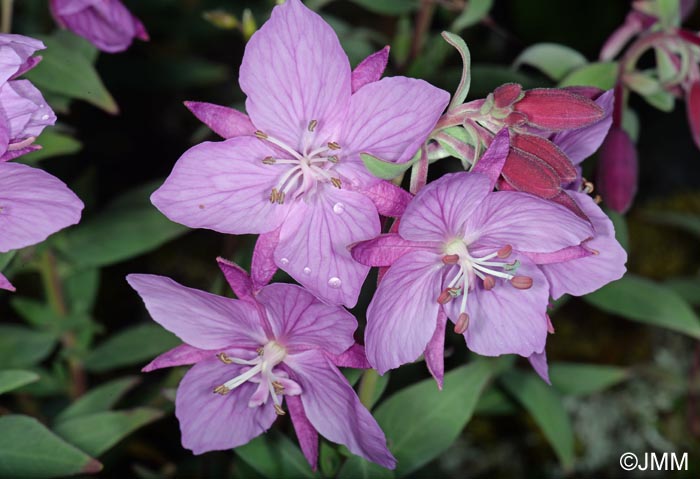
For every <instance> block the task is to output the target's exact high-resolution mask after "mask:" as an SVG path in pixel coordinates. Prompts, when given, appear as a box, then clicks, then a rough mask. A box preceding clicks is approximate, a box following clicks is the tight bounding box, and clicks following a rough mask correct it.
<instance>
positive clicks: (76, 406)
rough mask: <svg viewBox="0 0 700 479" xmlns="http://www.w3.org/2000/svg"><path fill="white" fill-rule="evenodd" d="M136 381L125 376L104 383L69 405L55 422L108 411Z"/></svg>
mask: <svg viewBox="0 0 700 479" xmlns="http://www.w3.org/2000/svg"><path fill="white" fill-rule="evenodd" d="M138 381H139V379H138V378H137V377H130V376H126V377H123V378H119V379H115V380H114V381H110V382H107V383H104V384H102V385H100V386H98V387H96V388H94V389H92V390H91V391H89V392H88V393H87V394H85V395H84V396H82V397H81V398H79V399H78V400H77V401H75V402H73V403H71V404H70V405H69V406H68V407H67V408H65V409H64V410H63V411H61V412H60V413H59V414H58V415H57V416H56V419H55V422H57V423H59V422H64V421H68V420H70V419H76V418H79V417H81V416H86V415H90V414H95V413H99V412H105V411H109V410H110V409H111V408H112V407H113V406H114V405H115V404H116V403H117V402H118V401H119V399H121V397H122V396H123V395H124V394H126V393H127V392H128V391H129V390H130V389H131V388H133V387H134V386H135V385H136V384H137V383H138Z"/></svg>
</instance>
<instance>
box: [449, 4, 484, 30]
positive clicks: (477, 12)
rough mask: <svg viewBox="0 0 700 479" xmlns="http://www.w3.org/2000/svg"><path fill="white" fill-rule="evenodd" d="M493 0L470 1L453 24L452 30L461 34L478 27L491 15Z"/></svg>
mask: <svg viewBox="0 0 700 479" xmlns="http://www.w3.org/2000/svg"><path fill="white" fill-rule="evenodd" d="M491 7H493V0H469V2H468V3H467V5H466V6H465V7H464V10H463V11H462V13H460V14H459V16H458V17H457V18H455V21H454V22H453V23H452V27H451V29H452V30H454V31H456V32H459V31H461V30H464V29H465V28H469V27H471V26H472V25H476V24H477V23H479V22H480V21H482V20H483V19H484V18H486V15H488V14H489V12H490V11H491Z"/></svg>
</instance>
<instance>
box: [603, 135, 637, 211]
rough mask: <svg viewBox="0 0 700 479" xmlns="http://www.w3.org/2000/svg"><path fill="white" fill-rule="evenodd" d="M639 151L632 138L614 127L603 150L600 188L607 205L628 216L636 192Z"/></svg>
mask: <svg viewBox="0 0 700 479" xmlns="http://www.w3.org/2000/svg"><path fill="white" fill-rule="evenodd" d="M637 168H638V166H637V149H636V148H635V146H634V143H632V140H631V139H630V137H629V135H627V132H625V131H624V130H623V129H621V128H617V127H613V128H612V129H611V130H610V133H608V136H607V138H606V139H605V141H604V142H603V145H602V146H601V148H600V160H599V162H598V188H599V190H600V193H601V195H602V196H603V199H604V200H605V202H606V203H607V204H608V205H609V206H610V208H612V209H613V210H615V211H617V212H618V213H625V212H626V211H627V210H629V208H630V206H631V205H632V200H633V199H634V196H635V194H636V193H637Z"/></svg>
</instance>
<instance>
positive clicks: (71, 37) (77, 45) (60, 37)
mask: <svg viewBox="0 0 700 479" xmlns="http://www.w3.org/2000/svg"><path fill="white" fill-rule="evenodd" d="M42 38H45V37H42ZM53 38H55V39H56V41H58V42H60V43H61V44H62V45H63V46H64V47H66V48H68V49H70V50H73V51H75V52H77V53H80V55H82V56H83V57H84V58H85V59H86V60H87V61H89V62H90V63H95V61H97V57H98V56H99V55H100V51H99V50H98V49H97V47H95V46H94V45H93V44H92V43H90V42H89V41H88V40H86V39H85V38H83V37H80V36H78V35H76V34H75V33H73V32H71V31H70V30H66V29H60V30H56V31H55V32H54V33H53Z"/></svg>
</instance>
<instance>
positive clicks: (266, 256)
mask: <svg viewBox="0 0 700 479" xmlns="http://www.w3.org/2000/svg"><path fill="white" fill-rule="evenodd" d="M281 229H282V227H279V228H277V229H275V230H273V231H270V232H269V233H262V234H261V235H260V236H258V240H257V241H256V242H255V248H254V249H253V261H252V264H251V267H250V274H251V278H252V280H253V286H254V288H255V289H256V290H258V289H260V288H262V287H263V286H265V285H266V284H267V283H269V282H270V280H272V277H273V276H274V275H275V273H276V272H277V265H276V264H275V249H276V248H277V245H278V244H279V241H280V230H281Z"/></svg>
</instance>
